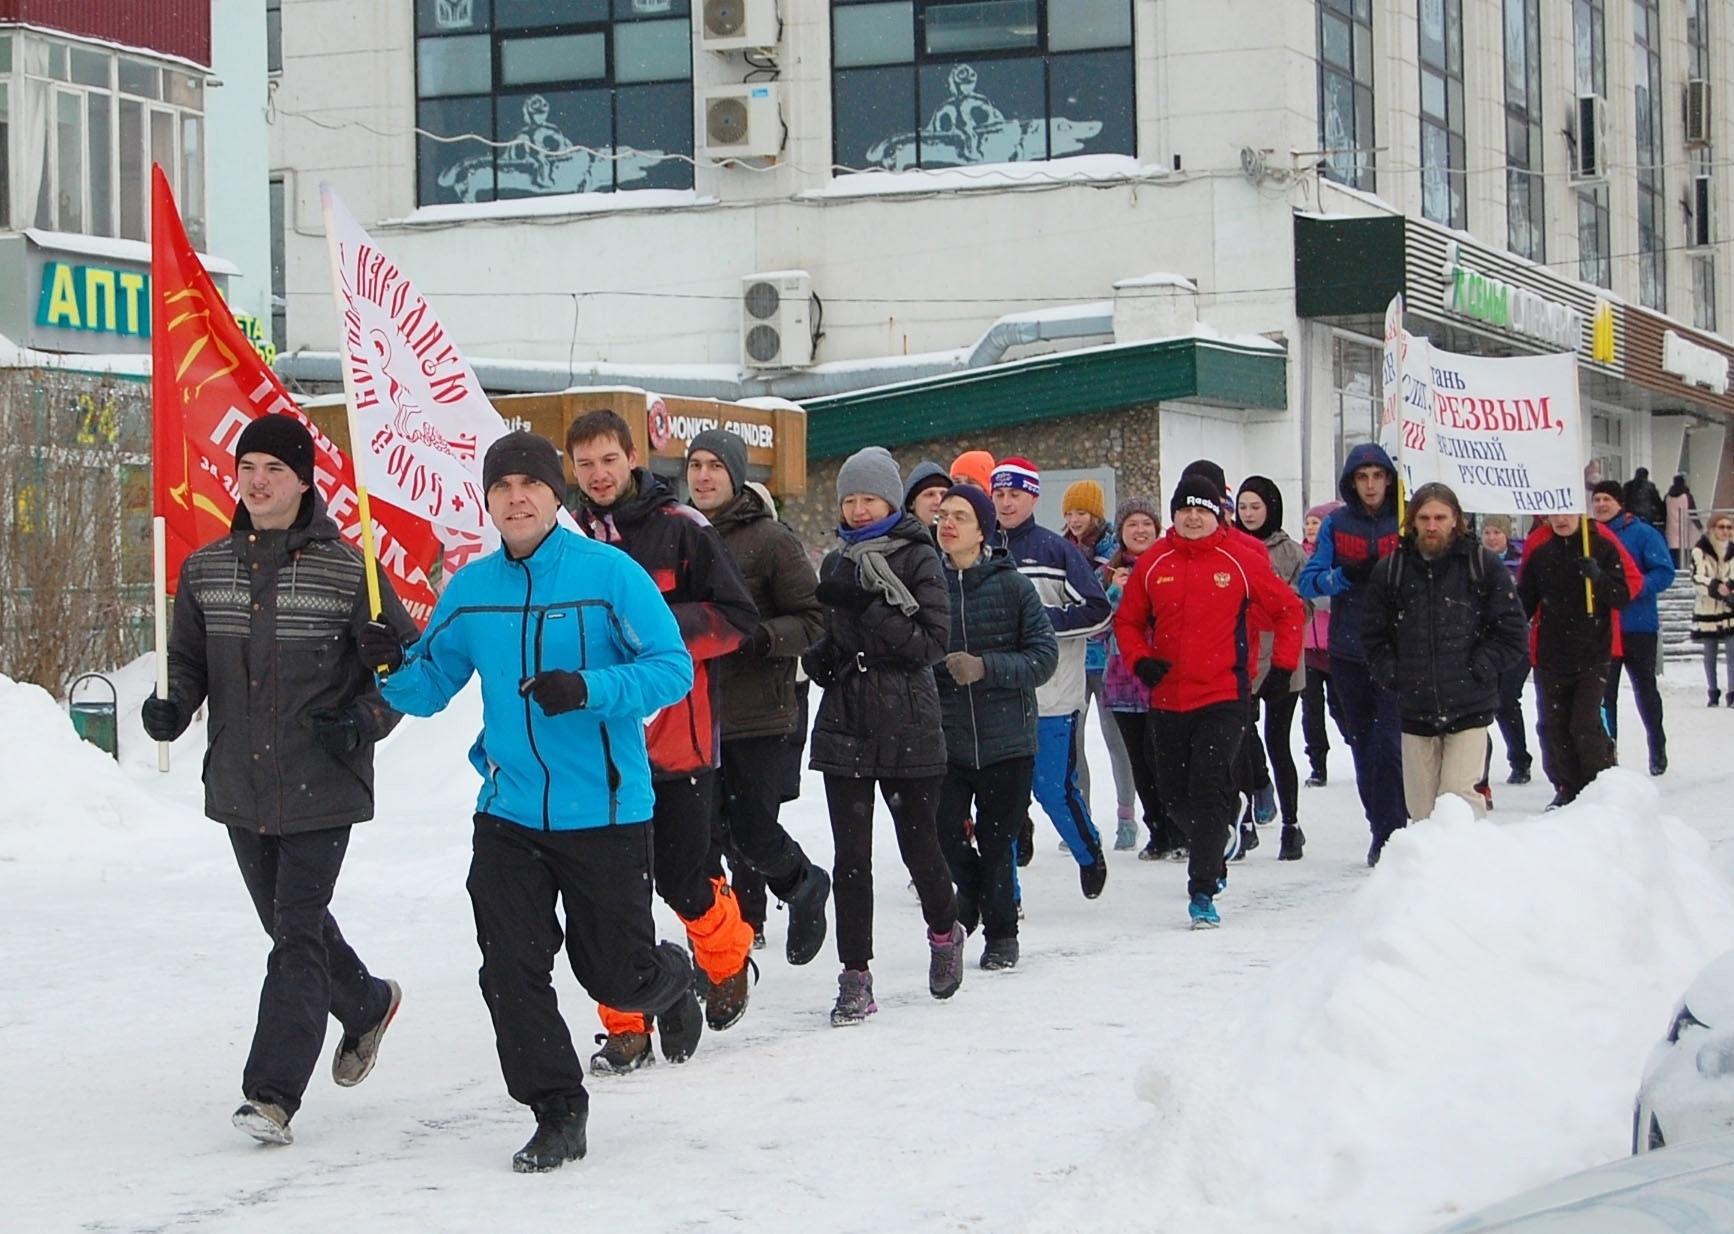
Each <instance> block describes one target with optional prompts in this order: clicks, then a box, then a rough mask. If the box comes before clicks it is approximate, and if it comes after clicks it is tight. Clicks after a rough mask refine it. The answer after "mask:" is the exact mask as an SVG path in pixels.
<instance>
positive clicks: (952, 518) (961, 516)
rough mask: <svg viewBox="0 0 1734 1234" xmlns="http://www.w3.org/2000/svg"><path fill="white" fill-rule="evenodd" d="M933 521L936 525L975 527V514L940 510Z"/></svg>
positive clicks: (970, 511) (966, 511) (967, 511)
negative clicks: (947, 524)
mask: <svg viewBox="0 0 1734 1234" xmlns="http://www.w3.org/2000/svg"><path fill="white" fill-rule="evenodd" d="M933 521H934V522H936V523H957V524H958V525H959V526H963V527H973V526H975V512H974V511H973V510H941V511H940V512H939V513H938V514H937V515H935V516H934V520H933Z"/></svg>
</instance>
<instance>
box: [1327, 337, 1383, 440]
mask: <svg viewBox="0 0 1734 1234" xmlns="http://www.w3.org/2000/svg"><path fill="white" fill-rule="evenodd" d="M1383 363H1384V353H1383V350H1382V349H1381V348H1380V346H1379V345H1378V344H1377V343H1374V342H1370V341H1367V340H1362V339H1356V338H1352V337H1350V336H1348V335H1343V334H1338V335H1334V336H1333V337H1332V341H1331V386H1332V390H1333V397H1334V399H1335V402H1336V407H1335V409H1334V410H1335V413H1336V451H1337V463H1336V465H1337V469H1338V470H1341V468H1342V465H1343V460H1344V459H1346V458H1348V457H1349V451H1351V450H1353V449H1354V448H1355V447H1356V446H1358V445H1360V444H1361V443H1362V442H1367V441H1377V440H1378V439H1379V411H1380V404H1381V402H1382V400H1383V394H1382V393H1381V387H1380V381H1379V368H1380V366H1381V365H1382V364H1383Z"/></svg>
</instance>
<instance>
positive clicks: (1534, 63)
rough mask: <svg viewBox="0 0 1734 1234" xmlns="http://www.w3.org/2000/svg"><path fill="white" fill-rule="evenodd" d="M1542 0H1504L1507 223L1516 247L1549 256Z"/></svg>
mask: <svg viewBox="0 0 1734 1234" xmlns="http://www.w3.org/2000/svg"><path fill="white" fill-rule="evenodd" d="M1542 106H1543V102H1542V95H1541V0H1505V225H1506V243H1507V246H1508V247H1509V248H1510V249H1511V251H1512V252H1514V253H1517V254H1519V255H1520V256H1523V257H1527V258H1529V259H1530V260H1531V261H1546V260H1547V206H1546V198H1545V183H1544V180H1543V176H1542V158H1541V153H1542V141H1543V130H1542V123H1541V121H1542Z"/></svg>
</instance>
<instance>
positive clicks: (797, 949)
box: [686, 429, 831, 964]
mask: <svg viewBox="0 0 1734 1234" xmlns="http://www.w3.org/2000/svg"><path fill="white" fill-rule="evenodd" d="M686 486H687V491H688V492H689V493H690V494H691V500H692V504H693V507H694V508H695V509H697V510H698V511H699V513H701V514H703V515H704V516H705V517H706V518H708V519H710V522H711V525H712V526H713V527H715V528H716V532H717V535H718V536H720V537H721V538H722V544H723V548H724V549H726V550H727V551H728V554H729V557H730V559H731V560H732V561H733V562H734V564H735V566H736V568H737V569H738V570H739V571H740V573H741V576H742V578H744V579H745V580H746V584H747V588H748V590H749V592H750V593H751V595H752V600H753V604H754V605H755V606H756V607H757V609H758V611H759V621H758V625H757V626H755V627H754V628H753V632H752V634H751V635H749V636H748V637H747V638H746V639H745V640H743V641H742V643H741V645H740V647H739V648H738V649H737V650H736V651H735V652H734V653H733V654H732V655H727V656H723V657H721V658H719V659H718V660H717V661H716V662H715V663H716V681H717V693H718V694H719V695H720V696H721V699H722V737H723V739H722V792H721V793H720V794H719V800H718V803H717V804H718V807H719V814H718V817H717V818H716V819H713V824H714V823H719V822H720V823H721V824H722V826H721V827H720V830H721V832H722V833H723V835H724V837H725V838H726V840H727V842H728V845H729V848H730V852H731V855H730V861H731V862H734V861H735V860H736V857H737V856H738V857H739V858H740V859H741V860H743V861H744V862H745V863H746V864H747V865H749V866H750V867H751V868H752V869H753V870H754V871H757V872H758V873H759V874H761V875H762V876H763V878H764V879H765V880H766V883H768V884H769V886H770V889H771V892H772V893H773V894H774V895H775V896H776V897H777V899H779V900H781V901H782V902H783V903H784V904H786V905H787V906H788V909H789V933H788V937H787V938H786V939H785V940H784V950H785V954H786V956H787V958H788V961H789V963H790V964H806V963H807V962H809V961H810V960H812V959H813V957H814V956H816V955H818V954H819V949H820V948H821V947H822V946H824V944H825V904H826V902H827V901H828V900H829V899H830V896H831V876H830V875H828V874H826V873H825V871H824V870H823V869H821V868H820V867H818V866H816V865H814V864H813V863H812V862H811V861H809V860H808V859H807V854H806V853H805V852H803V851H802V849H801V846H800V845H799V844H797V843H795V841H794V840H793V839H792V838H791V837H790V835H789V833H788V832H787V831H785V830H784V829H783V827H782V824H781V823H779V822H778V821H777V814H778V811H779V810H780V809H781V806H782V785H781V783H779V777H778V776H777V775H775V774H774V772H773V769H774V768H775V767H776V765H777V762H778V760H779V758H780V757H781V756H782V750H783V747H784V745H785V743H786V742H787V741H788V740H789V738H790V736H791V735H793V733H794V731H795V726H796V724H797V723H799V721H800V717H801V705H800V699H799V698H798V697H797V695H796V693H795V665H796V664H797V663H798V662H799V659H800V656H801V653H802V652H804V651H806V650H807V648H808V647H810V646H812V645H813V640H814V639H816V638H818V636H819V632H820V631H821V630H822V629H824V625H825V610H824V606H823V605H821V604H820V603H819V601H818V599H817V597H815V596H814V594H813V589H814V587H815V586H817V584H818V581H819V579H818V575H817V574H815V573H814V571H813V567H812V564H811V563H810V562H808V560H807V550H806V549H804V548H803V547H801V541H800V537H798V536H797V535H795V533H794V532H793V531H791V530H790V529H789V528H787V527H785V526H783V524H781V523H779V522H778V521H777V520H776V519H775V518H773V517H772V515H771V512H770V511H769V510H767V509H766V508H765V503H764V501H763V500H762V499H761V498H760V497H759V495H758V494H757V493H756V492H754V491H753V490H752V489H751V488H749V487H747V443H746V442H745V441H743V440H742V439H741V438H740V437H739V435H737V434H735V433H731V432H729V431H728V430H726V429H709V430H707V431H705V432H703V433H700V434H698V436H696V437H694V438H693V439H692V441H691V442H690V443H689V444H688V445H687V448H686ZM713 873H720V871H718V870H716V869H715V868H714V866H713ZM736 874H737V879H738V876H739V874H740V871H739V869H738V868H737V870H736ZM766 883H761V884H760V885H759V886H760V889H759V912H760V916H759V918H758V920H757V921H754V922H753V923H752V924H753V925H755V926H757V927H761V928H762V927H763V925H764V917H763V911H764V886H765V885H766ZM741 910H742V912H743V913H744V912H746V911H747V905H746V903H745V902H744V899H743V902H742V905H741Z"/></svg>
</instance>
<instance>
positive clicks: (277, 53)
mask: <svg viewBox="0 0 1734 1234" xmlns="http://www.w3.org/2000/svg"><path fill="white" fill-rule="evenodd" d="M265 71H266V72H267V73H281V72H282V71H283V0H265Z"/></svg>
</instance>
